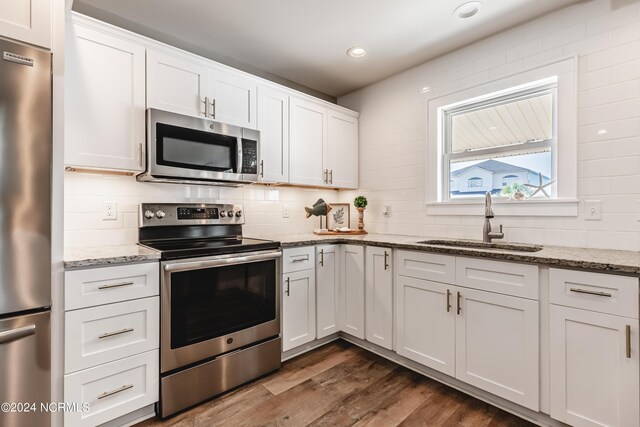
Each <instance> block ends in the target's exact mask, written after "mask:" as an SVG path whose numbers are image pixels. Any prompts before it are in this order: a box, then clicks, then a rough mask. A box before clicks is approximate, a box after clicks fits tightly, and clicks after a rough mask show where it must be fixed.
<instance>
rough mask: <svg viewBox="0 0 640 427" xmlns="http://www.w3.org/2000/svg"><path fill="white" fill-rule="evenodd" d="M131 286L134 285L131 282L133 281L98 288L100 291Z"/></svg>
mask: <svg viewBox="0 0 640 427" xmlns="http://www.w3.org/2000/svg"><path fill="white" fill-rule="evenodd" d="M131 285H133V282H131V281H127V282H120V283H112V284H110V285H102V286H98V290H104V289H113V288H121V287H123V286H131Z"/></svg>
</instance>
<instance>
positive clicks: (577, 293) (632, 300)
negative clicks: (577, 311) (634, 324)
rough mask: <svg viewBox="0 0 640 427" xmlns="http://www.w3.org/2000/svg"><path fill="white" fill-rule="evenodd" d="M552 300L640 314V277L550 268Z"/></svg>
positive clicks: (600, 309) (621, 312)
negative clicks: (639, 287)
mask: <svg viewBox="0 0 640 427" xmlns="http://www.w3.org/2000/svg"><path fill="white" fill-rule="evenodd" d="M549 297H550V301H551V303H552V304H558V305H565V306H568V307H576V308H582V309H585V310H592V311H597V312H600V313H608V314H615V315H618V316H626V317H632V318H634V319H637V318H638V279H637V278H635V277H626V276H616V275H613V274H603V273H589V272H585V271H574V270H561V269H557V268H551V269H549Z"/></svg>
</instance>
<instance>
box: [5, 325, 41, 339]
mask: <svg viewBox="0 0 640 427" xmlns="http://www.w3.org/2000/svg"><path fill="white" fill-rule="evenodd" d="M35 333H36V325H29V326H23V327H21V328H16V329H11V330H8V331H2V332H0V344H5V343H8V342H9V341H13V340H17V339H20V338H24V337H28V336H29V335H33V334H35Z"/></svg>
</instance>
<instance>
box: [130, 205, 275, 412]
mask: <svg viewBox="0 0 640 427" xmlns="http://www.w3.org/2000/svg"><path fill="white" fill-rule="evenodd" d="M139 214H140V222H139V224H140V228H139V234H138V237H139V243H140V244H141V245H143V246H147V247H149V248H152V249H155V250H158V251H160V252H161V261H160V268H161V274H160V277H161V279H160V289H161V291H160V292H161V293H160V304H161V310H160V331H161V332H160V405H159V410H158V412H159V414H160V415H161V416H162V417H166V416H169V415H171V414H174V413H176V412H178V411H180V410H182V409H184V408H187V407H190V406H192V405H195V404H196V403H199V402H201V401H203V400H206V399H208V398H210V397H212V396H215V395H217V394H219V393H222V392H224V391H226V390H229V389H231V388H234V387H236V386H238V385H240V384H243V383H245V382H247V381H250V380H251V379H254V378H257V377H259V376H261V375H264V374H266V373H268V372H270V371H273V370H275V369H278V368H279V367H280V356H281V337H280V257H281V256H282V252H281V251H280V249H279V247H280V243H279V242H274V241H269V240H258V239H248V238H244V237H243V236H242V224H244V214H243V211H242V206H240V205H223V204H190V203H171V204H167V203H143V204H141V205H140V212H139Z"/></svg>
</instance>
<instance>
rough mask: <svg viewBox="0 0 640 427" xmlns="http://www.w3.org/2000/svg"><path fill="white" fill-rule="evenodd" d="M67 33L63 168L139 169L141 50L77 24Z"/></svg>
mask: <svg viewBox="0 0 640 427" xmlns="http://www.w3.org/2000/svg"><path fill="white" fill-rule="evenodd" d="M66 31H67V33H66V48H67V56H66V74H67V75H66V79H67V80H68V81H71V82H73V84H72V85H66V92H65V129H66V130H65V134H66V136H65V165H66V166H71V167H77V168H88V169H106V170H116V171H133V172H135V171H142V170H143V169H144V167H143V158H144V146H145V48H144V47H142V46H140V45H137V44H135V43H131V42H129V41H127V40H125V39H121V38H118V37H114V36H111V35H109V34H106V33H104V32H101V31H96V30H94V29H91V28H87V27H84V26H82V25H78V24H70V25H68V26H67V30H66Z"/></svg>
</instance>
